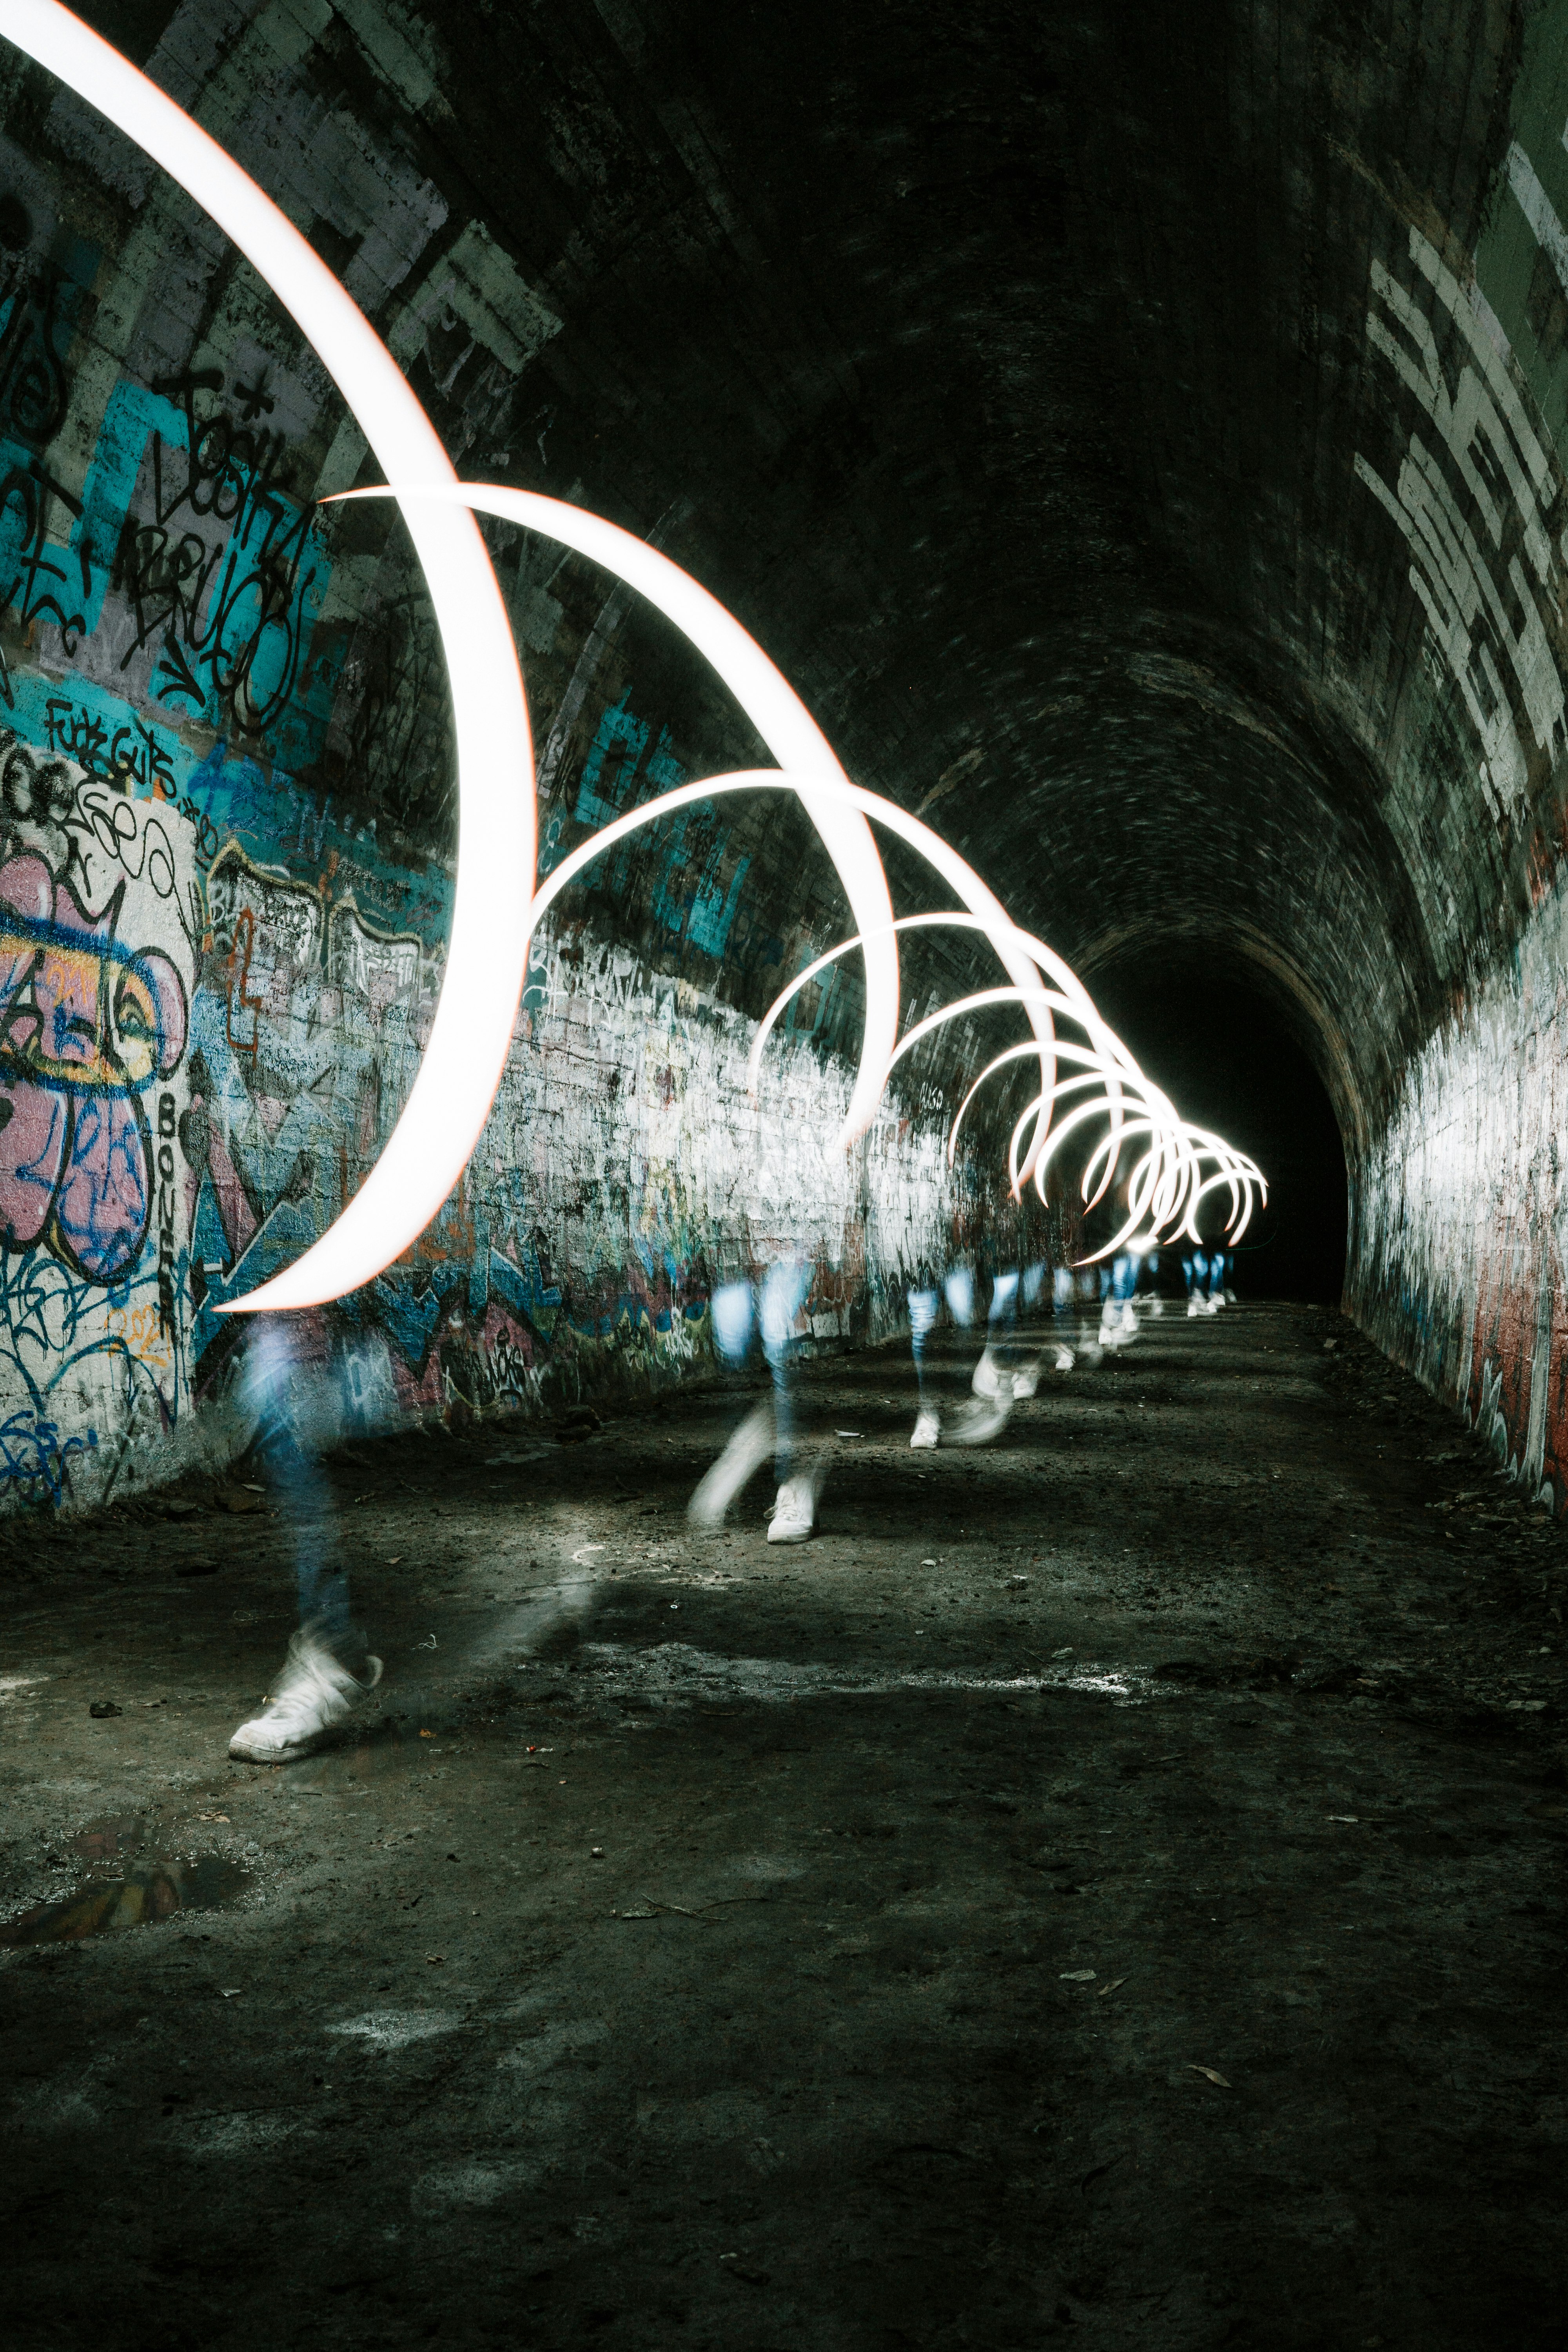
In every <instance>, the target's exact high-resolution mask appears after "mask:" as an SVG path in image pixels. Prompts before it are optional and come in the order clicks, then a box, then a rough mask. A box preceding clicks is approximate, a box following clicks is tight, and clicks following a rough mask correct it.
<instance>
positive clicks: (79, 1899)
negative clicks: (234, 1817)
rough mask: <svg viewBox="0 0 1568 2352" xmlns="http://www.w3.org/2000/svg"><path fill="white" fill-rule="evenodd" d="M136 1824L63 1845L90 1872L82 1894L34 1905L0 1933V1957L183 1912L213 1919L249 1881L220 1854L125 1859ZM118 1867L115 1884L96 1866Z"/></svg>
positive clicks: (114, 1825) (104, 1828)
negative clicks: (207, 1913)
mask: <svg viewBox="0 0 1568 2352" xmlns="http://www.w3.org/2000/svg"><path fill="white" fill-rule="evenodd" d="M142 1832H143V1824H142V1822H140V1821H139V1820H137V1819H135V1818H134V1817H132V1816H126V1817H125V1818H124V1819H122V1820H120V1821H114V1822H93V1823H92V1824H91V1825H90V1826H89V1828H87V1829H85V1830H82V1831H81V1832H79V1834H78V1835H77V1836H76V1837H74V1838H73V1839H72V1840H71V1846H72V1850H73V1851H74V1852H75V1853H78V1854H79V1855H80V1856H81V1857H82V1859H83V1860H84V1861H86V1862H89V1863H91V1864H96V1865H97V1867H96V1868H95V1869H94V1870H93V1871H92V1872H91V1874H89V1878H88V1882H87V1884H86V1885H85V1886H79V1887H78V1888H77V1889H76V1891H75V1893H74V1894H71V1895H65V1896H63V1897H62V1898H61V1900H59V1901H58V1902H56V1903H40V1904H39V1905H38V1906H37V1908H36V1909H35V1910H32V1911H24V1912H23V1913H22V1914H21V1916H19V1917H18V1918H15V1919H9V1920H7V1921H6V1923H5V1927H0V1949H9V1950H13V1951H15V1950H16V1949H17V1948H20V1947H23V1946H26V1945H29V1944H79V1943H81V1942H83V1941H84V1940H85V1939H86V1938H87V1937H89V1936H104V1935H109V1934H110V1933H112V1932H113V1931H114V1930H116V1929H117V1928H121V1927H155V1926H156V1925H157V1923H158V1921H159V1920H160V1919H173V1918H174V1917H175V1916H177V1915H179V1914H182V1913H184V1912H187V1911H217V1910H220V1909H221V1908H222V1907H223V1906H224V1905H225V1904H228V1903H234V1902H237V1900H238V1899H239V1897H240V1896H241V1895H243V1894H245V1892H246V1891H247V1888H248V1887H249V1885H250V1884H251V1873H250V1872H249V1871H247V1870H242V1869H241V1868H240V1866H239V1864H237V1863H236V1862H226V1861H225V1860H224V1859H223V1857H222V1855H220V1854H197V1855H187V1856H182V1857H178V1858H176V1857H174V1856H172V1855H168V1854H152V1855H148V1856H146V1857H145V1858H144V1859H142V1860H141V1861H134V1860H132V1858H131V1857H132V1856H133V1855H134V1854H135V1853H136V1852H137V1849H138V1847H139V1846H140V1845H141V1843H142ZM106 1864H119V1865H120V1867H119V1869H118V1872H117V1874H116V1875H115V1876H113V1877H109V1876H106V1875H105V1874H104V1865H106Z"/></svg>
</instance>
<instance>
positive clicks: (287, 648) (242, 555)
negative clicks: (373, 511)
mask: <svg viewBox="0 0 1568 2352" xmlns="http://www.w3.org/2000/svg"><path fill="white" fill-rule="evenodd" d="M222 384H223V378H222V377H221V375H219V374H217V373H216V372H215V371H212V370H205V371H202V372H201V373H197V374H195V375H189V376H184V377H180V378H175V379H174V380H172V381H171V382H168V383H159V384H155V385H154V386H153V389H154V391H156V392H158V393H161V394H165V395H167V396H169V397H173V398H178V399H179V400H180V401H181V403H182V404H183V406H184V412H185V431H186V440H187V446H186V447H185V448H184V450H180V449H178V448H176V447H173V446H171V445H170V444H168V443H167V442H165V441H164V439H163V436H162V434H157V433H155V434H154V435H153V520H152V521H151V522H150V523H149V522H142V521H140V520H137V518H136V517H134V516H132V515H128V516H127V517H126V519H125V521H124V523H123V525H122V526H121V534H120V543H119V546H118V548H117V549H116V551H115V557H114V566H113V571H112V573H111V578H110V584H111V586H113V587H115V588H117V589H121V590H123V592H124V593H125V594H126V596H127V598H128V599H129V601H130V604H131V609H132V621H133V630H132V642H131V644H130V646H128V647H127V650H126V652H125V654H124V656H122V658H121V665H120V666H121V669H124V668H126V667H128V666H129V664H130V662H131V659H132V656H133V655H134V654H136V653H137V652H139V651H140V650H141V649H142V647H143V646H147V645H149V644H151V643H152V642H153V640H154V639H161V641H162V642H161V646H160V657H159V660H158V663H157V667H156V669H155V672H154V677H153V692H154V693H155V694H156V695H157V697H158V698H159V700H160V701H163V702H171V701H174V700H183V701H184V702H186V703H188V704H189V705H190V706H191V708H192V709H193V711H196V712H202V713H208V712H209V706H216V708H215V709H214V710H213V711H212V713H211V715H215V716H218V717H222V718H226V719H229V720H231V721H232V722H233V723H234V725H235V726H236V727H237V728H238V729H239V730H240V731H241V732H242V733H243V734H247V735H259V734H264V733H265V732H266V730H267V729H268V727H269V726H270V725H271V724H272V723H273V722H274V721H275V720H276V719H278V718H279V716H280V714H281V713H282V712H283V710H284V709H286V708H287V706H288V704H289V698H290V697H291V695H292V694H293V691H294V688H295V684H296V680H297V677H298V673H299V668H300V659H301V656H302V655H303V652H304V634H305V629H304V619H303V605H304V601H305V597H306V593H307V592H308V590H309V589H310V584H311V583H312V582H313V580H314V578H315V576H316V574H315V566H314V564H311V565H310V566H309V567H308V568H307V566H306V561H305V559H306V556H307V554H308V553H309V552H310V547H311V541H310V523H311V513H312V509H310V507H309V506H308V505H301V504H300V503H299V502H298V501H297V500H296V499H293V498H292V497H291V496H289V493H288V491H287V490H286V488H284V485H283V480H282V476H281V472H280V467H281V461H282V456H283V436H282V435H281V434H279V433H267V432H260V431H254V430H252V429H251V428H250V427H249V426H248V425H239V424H237V423H236V422H235V420H234V419H233V418H232V417H231V416H229V415H227V414H226V412H225V411H223V410H222V409H220V410H218V411H217V412H216V414H214V413H211V412H205V411H203V410H201V409H199V408H198V406H197V399H198V395H206V394H216V393H217V392H219V391H220V390H221V389H222ZM166 467H167V468H169V469H171V470H172V471H174V473H175V474H176V475H178V474H180V473H181V472H182V471H183V478H182V479H178V480H177V481H175V482H174V483H171V484H169V485H168V486H166V485H165V479H164V475H165V468H166ZM182 509H183V510H184V512H186V513H187V514H188V515H189V516H190V517H191V518H192V519H193V521H194V522H195V524H206V525H209V526H210V525H215V524H216V525H217V526H218V527H219V528H218V530H217V531H216V534H215V535H213V536H210V537H209V536H208V533H207V532H206V531H205V530H201V529H195V528H184V529H180V528H177V527H176V521H175V519H176V518H177V517H178V516H180V515H181V513H182Z"/></svg>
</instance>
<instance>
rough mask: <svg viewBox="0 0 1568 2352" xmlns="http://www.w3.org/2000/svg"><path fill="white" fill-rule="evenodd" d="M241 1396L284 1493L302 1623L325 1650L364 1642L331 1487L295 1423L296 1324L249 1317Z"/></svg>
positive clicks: (279, 1317) (284, 1319)
mask: <svg viewBox="0 0 1568 2352" xmlns="http://www.w3.org/2000/svg"><path fill="white" fill-rule="evenodd" d="M239 1398H240V1402H241V1405H242V1407H243V1408H244V1410H245V1412H246V1413H247V1416H250V1417H253V1418H254V1421H255V1424H256V1434H255V1436H254V1438H253V1439H252V1441H251V1443H252V1444H253V1445H258V1446H264V1447H266V1448H268V1454H269V1464H270V1467H271V1469H272V1473H273V1475H274V1476H275V1477H276V1478H277V1479H278V1481H279V1484H280V1485H281V1486H283V1487H285V1489H286V1490H287V1493H288V1499H289V1510H288V1520H289V1525H290V1526H291V1527H292V1528H293V1529H294V1584H295V1591H296V1595H297V1599H298V1603H299V1611H300V1625H301V1626H302V1627H308V1628H309V1630H310V1632H311V1633H314V1634H316V1635H317V1637H318V1638H319V1639H320V1640H321V1641H322V1642H324V1643H326V1645H327V1647H328V1648H329V1649H331V1650H333V1651H345V1650H346V1651H353V1649H354V1648H356V1647H363V1641H362V1639H361V1637H360V1636H359V1635H358V1634H357V1633H356V1632H355V1629H354V1624H353V1612H352V1610H351V1608H350V1605H349V1580H348V1572H347V1570H345V1568H344V1567H343V1565H342V1559H341V1557H340V1555H339V1551H338V1542H337V1513H336V1507H335V1506H334V1504H333V1500H332V1492H331V1486H329V1484H328V1482H327V1480H326V1478H325V1477H324V1476H323V1475H322V1472H321V1463H320V1461H319V1459H318V1458H317V1454H316V1450H315V1445H314V1444H313V1442H312V1439H311V1435H310V1431H309V1430H307V1429H305V1428H304V1427H302V1426H301V1418H300V1368H299V1353H298V1348H297V1344H296V1341H295V1337H294V1327H293V1325H292V1323H291V1322H290V1320H289V1318H288V1317H287V1316H286V1315H258V1316H257V1317H256V1318H254V1320H253V1322H252V1324H251V1328H250V1330H249V1332H248V1333H247V1339H246V1353H245V1362H244V1368H243V1370H242V1371H241V1373H240V1382H239ZM308 1522H309V1523H310V1524H307V1523H308Z"/></svg>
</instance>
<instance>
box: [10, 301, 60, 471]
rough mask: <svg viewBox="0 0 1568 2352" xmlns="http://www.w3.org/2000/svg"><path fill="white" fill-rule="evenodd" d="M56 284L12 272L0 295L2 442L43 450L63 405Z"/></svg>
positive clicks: (53, 434) (51, 436) (56, 423)
mask: <svg viewBox="0 0 1568 2352" xmlns="http://www.w3.org/2000/svg"><path fill="white" fill-rule="evenodd" d="M60 283H61V281H60V278H59V276H58V272H56V271H53V270H47V271H41V272H36V273H35V272H32V271H30V270H28V268H27V266H26V263H22V264H19V265H17V266H16V267H15V268H13V269H12V271H11V272H10V274H9V275H8V277H7V279H6V282H5V288H4V290H3V292H0V306H3V307H0V318H3V319H4V321H5V323H4V327H3V328H0V419H3V420H4V425H5V431H6V433H7V435H8V436H9V437H10V438H12V439H14V440H16V441H23V442H26V444H27V445H28V446H30V447H32V448H35V449H47V446H48V445H49V443H50V442H51V441H52V440H53V439H54V437H55V435H56V434H57V433H58V431H59V429H60V426H61V425H63V424H64V423H65V420H66V411H67V408H68V404H69V387H68V383H67V381H66V370H65V362H64V361H63V359H62V358H61V356H60V353H59V350H58V343H57V337H58V332H59V330H60V328H61V326H62V325H63V324H64V323H65V322H64V321H63V320H62V319H61V317H60Z"/></svg>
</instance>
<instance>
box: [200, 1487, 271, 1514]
mask: <svg viewBox="0 0 1568 2352" xmlns="http://www.w3.org/2000/svg"><path fill="white" fill-rule="evenodd" d="M266 1499H267V1497H266V1495H265V1493H264V1492H263V1490H262V1488H261V1487H259V1486H220V1487H218V1489H217V1490H216V1494H215V1495H214V1496H213V1501H214V1503H215V1504H216V1507H217V1508H218V1509H219V1510H220V1511H258V1510H260V1508H261V1507H262V1505H263V1503H264V1502H265V1501H266Z"/></svg>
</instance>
